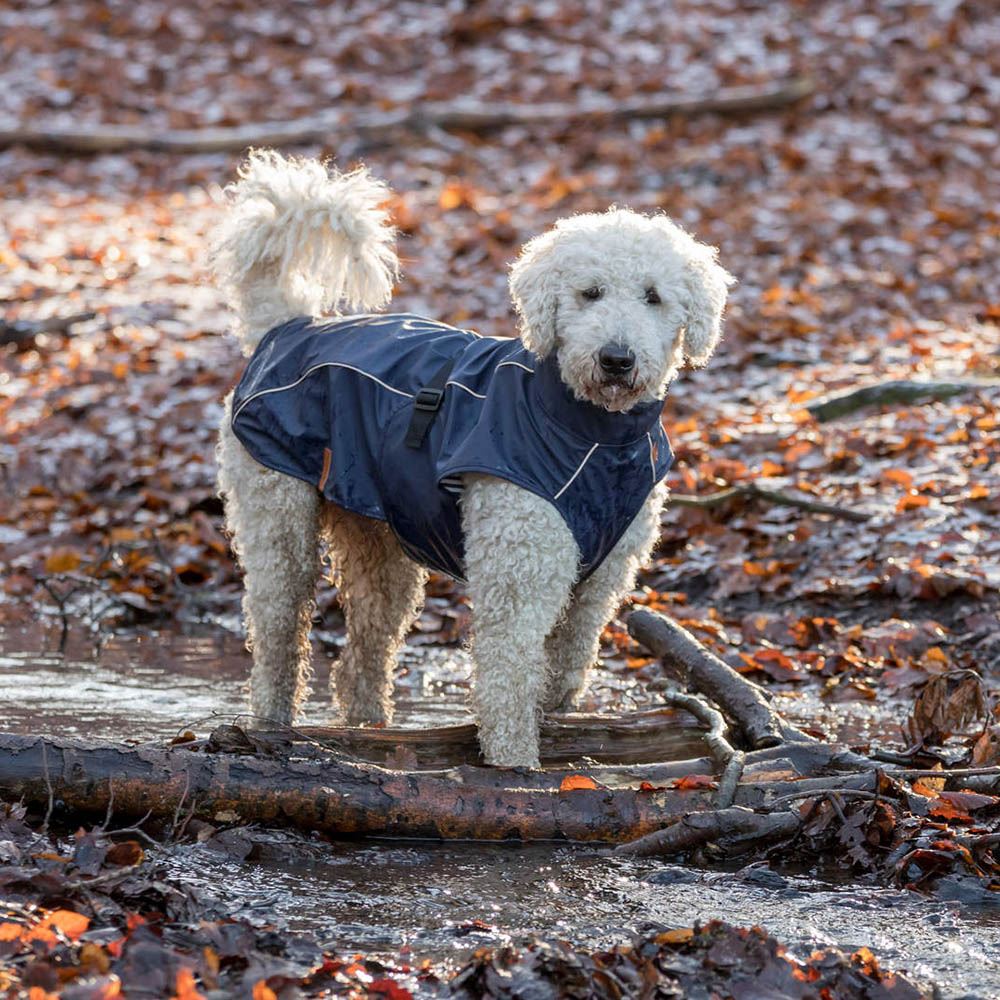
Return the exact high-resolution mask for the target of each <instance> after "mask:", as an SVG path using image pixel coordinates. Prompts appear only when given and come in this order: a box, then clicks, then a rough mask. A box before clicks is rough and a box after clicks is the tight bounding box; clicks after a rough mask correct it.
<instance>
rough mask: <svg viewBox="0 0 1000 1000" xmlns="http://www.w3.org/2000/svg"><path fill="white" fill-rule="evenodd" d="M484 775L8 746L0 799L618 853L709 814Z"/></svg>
mask: <svg viewBox="0 0 1000 1000" xmlns="http://www.w3.org/2000/svg"><path fill="white" fill-rule="evenodd" d="M476 770H477V769H473V768H465V769H463V770H462V773H461V774H456V775H440V774H428V773H421V772H414V771H391V770H388V769H386V768H382V767H378V766H376V765H374V764H365V763H359V762H356V761H349V760H346V759H344V758H343V757H340V756H338V755H336V754H335V753H333V752H332V751H321V750H319V749H318V748H314V753H313V755H312V756H310V757H308V758H306V759H287V758H284V759H282V758H277V757H264V756H254V755H250V754H235V753H207V752H204V751H203V750H192V749H189V748H188V746H187V745H186V744H180V745H176V746H172V747H164V746H157V745H154V744H145V745H141V746H137V747H130V746H125V745H116V744H109V743H88V742H83V741H80V740H73V739H65V738H63V739H54V738H51V739H45V738H42V737H38V736H10V735H0V797H2V798H4V799H6V800H8V801H10V800H14V801H17V800H18V799H21V800H23V801H25V802H27V803H30V804H33V805H36V806H39V807H41V808H45V809H49V808H50V806H51V807H54V808H55V809H56V810H57V811H58V810H60V809H65V810H69V811H70V812H73V813H80V814H91V815H95V814H97V815H103V814H106V813H108V812H109V811H113V812H114V815H115V816H116V817H117V818H118V819H119V820H121V819H123V818H124V819H130V820H136V819H141V818H143V817H150V818H157V819H160V820H163V821H167V822H174V821H175V820H176V819H177V818H178V817H180V816H188V817H192V818H195V819H200V820H203V821H206V822H209V823H227V824H232V823H250V822H253V823H263V824H270V825H279V826H292V827H295V828H298V829H300V830H305V831H318V832H321V833H327V834H331V835H339V836H365V835H381V836H395V837H435V838H442V839H462V840H510V839H515V840H523V841H528V840H531V841H538V840H556V841H578V842H588V841H589V842H616V841H622V840H634V839H636V838H638V837H641V836H644V835H645V834H647V833H650V832H652V831H653V830H658V829H660V828H661V827H663V826H667V825H669V824H671V823H673V822H674V821H676V820H677V819H679V818H680V817H681V816H683V815H685V814H686V813H689V812H692V811H697V810H699V809H702V808H707V807H708V806H709V805H710V803H711V796H710V793H708V792H705V791H703V790H699V789H685V790H674V789H666V788H663V789H656V790H648V789H642V788H618V789H611V788H602V787H577V788H574V789H572V790H565V791H563V790H560V789H549V788H545V789H539V788H522V787H519V785H518V777H519V776H518V772H517V771H508V772H506V774H507V778H508V782H509V784H508V786H507V787H505V788H503V789H502V790H500V789H496V788H490V787H488V786H487V787H480V786H477V785H476V784H474V783H472V781H471V780H470V779H472V778H474V773H473V772H475V771H476ZM478 770H483V771H488V770H489V769H485V768H483V769H478ZM590 784H592V785H596V783H595V782H590Z"/></svg>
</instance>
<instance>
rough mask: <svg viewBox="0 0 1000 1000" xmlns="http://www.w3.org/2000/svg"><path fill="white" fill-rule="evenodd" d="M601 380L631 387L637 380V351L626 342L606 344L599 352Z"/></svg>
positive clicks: (608, 383) (607, 383)
mask: <svg viewBox="0 0 1000 1000" xmlns="http://www.w3.org/2000/svg"><path fill="white" fill-rule="evenodd" d="M597 365H598V367H599V369H600V372H601V381H602V382H604V383H605V384H606V385H621V386H626V387H628V388H631V387H632V385H633V384H634V382H635V375H636V372H635V352H634V351H633V350H632V349H631V348H629V347H626V346H625V345H624V344H605V345H604V346H603V347H602V348H601V349H600V350H599V351H598V352H597Z"/></svg>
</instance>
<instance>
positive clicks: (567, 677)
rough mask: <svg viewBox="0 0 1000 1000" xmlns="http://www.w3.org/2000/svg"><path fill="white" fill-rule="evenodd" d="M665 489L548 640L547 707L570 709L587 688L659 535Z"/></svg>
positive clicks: (638, 517) (580, 592)
mask: <svg viewBox="0 0 1000 1000" xmlns="http://www.w3.org/2000/svg"><path fill="white" fill-rule="evenodd" d="M665 495H666V491H665V490H662V489H657V490H655V491H654V492H653V493H652V494H651V495H650V497H649V499H648V500H647V501H646V503H645V506H644V507H643V508H642V510H640V511H639V513H638V514H637V515H636V517H635V519H634V520H633V521H632V523H631V524H630V525H629V526H628V530H627V531H626V532H625V534H624V535H622V537H621V538H620V539H619V541H618V544H617V545H616V546H615V547H614V548H613V549H612V550H611V552H609V553H608V556H607V558H606V559H605V560H604V562H602V563H601V565H600V566H598V567H597V569H596V570H594V572H593V573H592V574H591V575H590V576H589V577H587V579H586V580H584V581H583V583H581V584H579V585H578V586H577V588H576V590H575V592H574V594H573V599H572V602H571V603H570V606H569V609H568V610H567V612H566V617H565V618H564V619H563V620H562V621H561V622H560V623H559V625H558V626H557V627H556V628H555V630H554V631H553V632H552V634H551V635H550V636H549V638H548V641H547V642H546V650H547V652H548V657H549V665H550V669H551V674H550V677H549V685H548V689H547V691H546V693H545V708H546V710H548V711H552V710H554V709H558V710H562V711H566V710H567V709H569V708H571V707H572V706H573V703H574V702H575V701H576V699H577V697H578V696H579V695H580V693H581V692H582V691H583V689H584V687H586V684H587V674H588V672H589V671H590V668H591V667H592V666H593V665H594V664H595V663H596V662H597V652H598V647H599V645H600V640H601V632H602V631H603V630H604V626H605V625H607V623H608V622H609V621H610V620H611V618H612V616H613V615H614V613H615V612H616V611H617V610H618V607H619V605H620V604H621V602H622V600H623V599H624V597H625V595H626V594H627V593H628V591H629V590H630V589H631V588H632V587H633V585H634V584H635V577H636V573H637V572H638V571H639V567H640V566H641V565H642V564H643V563H644V562H645V561H646V559H647V558H648V557H649V553H650V551H651V550H652V548H653V545H655V544H656V540H657V539H658V538H659V537H660V510H661V509H662V507H663V500H664V497H665Z"/></svg>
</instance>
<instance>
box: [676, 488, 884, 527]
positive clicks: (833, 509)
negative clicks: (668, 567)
mask: <svg viewBox="0 0 1000 1000" xmlns="http://www.w3.org/2000/svg"><path fill="white" fill-rule="evenodd" d="M734 497H749V498H750V499H752V500H766V501H768V502H769V503H773V504H777V505H778V506H779V507H797V508H799V510H807V511H809V512H810V513H812V514H828V515H829V516H830V517H840V518H843V519H844V520H845V521H857V522H861V521H867V520H869V518H870V517H871V514H867V513H865V512H864V511H861V510H854V509H852V508H850V507H839V506H837V505H836V504H829V503H821V502H820V501H818V500H807V499H806V498H805V497H797V496H793V495H792V494H791V493H782V492H781V491H780V490H768V489H765V488H764V487H762V486H758V485H757V484H756V483H737V484H736V485H735V486H730V487H728V488H727V489H724V490H719V492H718V493H709V494H707V495H706V496H693V495H690V494H687V493H674V494H671V495H670V497H669V500H668V502H669V503H672V504H676V505H677V506H678V507H703V508H711V507H718V506H719V505H720V504H724V503H726V502H727V501H728V500H732V499H733V498H734Z"/></svg>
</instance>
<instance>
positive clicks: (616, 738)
mask: <svg viewBox="0 0 1000 1000" xmlns="http://www.w3.org/2000/svg"><path fill="white" fill-rule="evenodd" d="M237 721H239V717H237ZM288 738H291V739H293V740H297V741H299V742H301V741H302V740H304V739H313V740H316V741H318V742H320V743H322V744H323V745H324V746H327V747H329V748H330V749H332V750H340V751H343V752H345V753H347V754H357V755H359V756H361V757H363V758H364V759H365V760H367V761H371V762H374V763H378V764H385V765H387V766H390V767H405V768H407V769H413V770H416V769H421V768H428V769H432V770H440V769H442V768H447V767H453V766H456V765H459V764H473V765H475V764H479V763H480V761H481V758H480V754H479V742H478V740H477V737H476V727H475V726H474V725H473V724H472V723H468V724H466V725H457V726H428V727H426V728H422V729H402V728H393V727H388V728H386V729H359V728H357V727H351V726H336V727H330V726H301V727H297V728H296V729H294V730H289V731H288ZM701 751H702V731H701V729H700V728H699V725H698V720H697V719H695V718H693V717H692V716H691V715H689V714H688V713H687V712H685V711H678V710H677V709H676V708H672V707H664V708H655V709H649V710H646V711H640V712H630V713H627V714H625V715H621V716H608V715H590V714H583V713H575V712H574V713H565V714H559V715H550V716H548V717H546V718H545V719H544V720H543V721H542V724H541V731H540V753H539V756H540V757H541V761H542V766H543V767H544V768H546V769H552V768H555V769H558V768H560V767H564V766H565V765H566V764H568V763H569V762H571V761H576V760H581V759H583V758H588V759H590V760H592V761H597V762H600V763H604V764H608V765H616V766H618V765H627V764H641V763H645V762H647V761H661V760H683V759H684V758H686V757H691V756H693V755H698V754H700V753H701Z"/></svg>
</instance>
